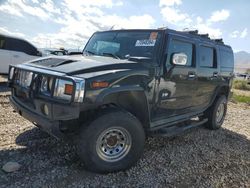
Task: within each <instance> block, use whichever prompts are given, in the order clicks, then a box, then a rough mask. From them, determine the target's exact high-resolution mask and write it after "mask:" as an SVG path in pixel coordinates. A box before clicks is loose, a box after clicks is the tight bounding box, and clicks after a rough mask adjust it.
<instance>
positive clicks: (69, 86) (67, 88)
mask: <svg viewBox="0 0 250 188" xmlns="http://www.w3.org/2000/svg"><path fill="white" fill-rule="evenodd" d="M73 88H74V84H73V82H72V81H69V80H62V79H56V83H55V91H54V97H55V98H57V99H63V100H68V101H70V100H71V98H72V95H73V93H74V89H73Z"/></svg>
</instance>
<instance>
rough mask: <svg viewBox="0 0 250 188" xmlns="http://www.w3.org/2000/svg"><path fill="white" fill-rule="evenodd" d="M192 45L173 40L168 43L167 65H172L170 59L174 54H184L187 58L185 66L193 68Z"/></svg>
mask: <svg viewBox="0 0 250 188" xmlns="http://www.w3.org/2000/svg"><path fill="white" fill-rule="evenodd" d="M193 48H194V47H193V44H192V43H189V42H183V41H180V40H176V39H173V40H171V41H170V43H169V48H168V58H167V64H168V65H171V64H172V62H171V61H172V57H173V55H174V54H176V53H184V54H185V55H186V56H187V63H186V65H185V66H193Z"/></svg>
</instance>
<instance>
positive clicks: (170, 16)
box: [161, 6, 189, 24]
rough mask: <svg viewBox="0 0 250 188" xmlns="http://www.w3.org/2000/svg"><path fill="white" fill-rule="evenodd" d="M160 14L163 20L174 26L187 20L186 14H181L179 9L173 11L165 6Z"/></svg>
mask: <svg viewBox="0 0 250 188" xmlns="http://www.w3.org/2000/svg"><path fill="white" fill-rule="evenodd" d="M161 14H162V16H163V18H164V19H165V20H166V21H167V22H168V23H171V24H175V23H178V22H183V21H184V22H185V21H187V20H188V17H189V16H188V14H185V13H181V11H180V10H179V9H175V8H172V7H168V6H165V7H163V8H162V9H161Z"/></svg>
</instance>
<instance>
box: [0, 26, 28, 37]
mask: <svg viewBox="0 0 250 188" xmlns="http://www.w3.org/2000/svg"><path fill="white" fill-rule="evenodd" d="M0 33H1V34H6V35H9V36H14V37H20V38H24V37H25V34H23V33H20V32H11V31H9V30H8V29H7V28H5V27H0Z"/></svg>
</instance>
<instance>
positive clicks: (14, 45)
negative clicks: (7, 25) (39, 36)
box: [6, 38, 37, 56]
mask: <svg viewBox="0 0 250 188" xmlns="http://www.w3.org/2000/svg"><path fill="white" fill-rule="evenodd" d="M6 49H7V50H11V51H17V52H23V53H25V54H28V55H33V56H36V55H37V49H36V48H35V47H34V46H32V45H31V44H29V43H28V42H26V41H23V40H20V39H14V38H8V39H7V40H6Z"/></svg>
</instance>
